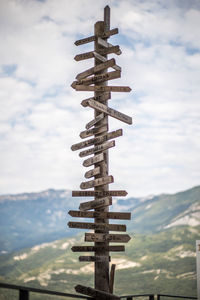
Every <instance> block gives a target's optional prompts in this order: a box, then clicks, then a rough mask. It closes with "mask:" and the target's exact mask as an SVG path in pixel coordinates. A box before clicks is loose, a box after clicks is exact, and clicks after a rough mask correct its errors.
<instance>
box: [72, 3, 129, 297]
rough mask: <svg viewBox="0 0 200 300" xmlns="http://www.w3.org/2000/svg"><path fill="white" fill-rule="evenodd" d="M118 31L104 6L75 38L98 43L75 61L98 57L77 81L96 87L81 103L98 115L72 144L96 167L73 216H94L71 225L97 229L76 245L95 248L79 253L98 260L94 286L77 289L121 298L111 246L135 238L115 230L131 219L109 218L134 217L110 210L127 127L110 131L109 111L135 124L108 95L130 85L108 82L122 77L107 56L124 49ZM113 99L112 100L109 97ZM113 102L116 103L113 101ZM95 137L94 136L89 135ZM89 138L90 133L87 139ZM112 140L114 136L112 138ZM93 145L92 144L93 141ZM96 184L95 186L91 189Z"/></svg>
mask: <svg viewBox="0 0 200 300" xmlns="http://www.w3.org/2000/svg"><path fill="white" fill-rule="evenodd" d="M117 33H118V29H117V28H114V29H110V8H109V7H108V6H106V7H105V8H104V21H99V22H97V23H96V24H95V27H94V35H92V36H89V37H86V38H83V39H80V40H78V41H76V42H75V45H76V46H79V45H84V44H88V43H90V44H91V43H92V42H94V49H93V50H91V51H88V52H85V53H81V54H77V55H76V56H75V57H74V59H75V60H76V61H81V60H86V59H91V58H93V59H94V66H92V67H91V68H89V69H87V70H85V71H83V72H81V73H79V74H78V75H77V76H76V80H75V81H74V82H73V83H72V85H71V86H72V88H74V89H75V90H76V91H91V92H94V95H93V96H91V97H90V98H87V99H84V100H82V102H81V105H82V106H83V107H84V108H86V109H90V108H91V109H93V110H94V119H93V120H91V121H90V122H88V123H87V124H86V125H85V129H86V130H83V131H81V133H80V138H81V139H84V140H83V141H81V142H79V143H77V144H74V145H72V147H71V149H72V151H76V150H82V149H83V148H87V149H83V150H82V151H81V152H80V153H79V156H80V157H85V156H89V155H92V156H91V157H89V158H87V159H85V160H84V161H83V166H84V167H92V168H91V169H90V170H88V171H86V173H85V178H86V179H90V180H87V181H84V182H82V183H81V184H80V189H81V190H80V191H79V190H78V191H73V192H72V196H73V197H93V199H92V200H90V201H85V202H82V203H81V204H80V206H79V210H70V211H69V215H70V216H71V217H74V218H93V222H80V221H79V222H69V223H68V226H69V228H77V229H86V230H93V231H94V232H93V233H85V242H90V243H91V242H93V243H94V245H92V246H91V245H86V246H73V247H72V251H73V252H94V255H93V256H87V255H86V256H80V257H79V261H80V262H93V263H94V288H91V287H86V286H82V285H77V286H76V287H75V290H76V291H77V292H79V293H81V294H84V295H87V296H92V297H93V298H95V299H99V300H100V299H119V297H117V296H115V295H113V285H114V272H115V265H112V266H111V270H109V269H110V265H109V262H110V260H111V257H110V255H109V252H111V251H114V252H115V251H116V252H119V251H125V247H124V246H121V245H111V244H112V243H119V244H121V243H127V242H128V241H129V240H130V236H129V235H128V234H119V233H117V234H115V233H110V231H117V232H126V225H122V224H109V220H110V219H114V220H130V218H131V213H130V212H110V211H109V207H110V206H111V205H112V197H124V196H126V195H127V192H126V191H124V190H110V189H109V185H110V184H111V183H113V182H114V178H113V176H112V175H110V174H109V160H108V151H109V149H110V148H112V147H114V146H115V140H113V139H115V138H117V137H120V136H122V134H123V131H122V129H118V130H115V131H109V123H108V121H109V117H111V118H115V119H118V120H119V121H122V122H124V123H126V124H129V125H131V124H132V118H131V117H130V116H127V115H126V114H124V113H121V112H119V111H117V110H115V109H114V108H111V107H108V100H110V99H111V93H112V92H126V93H127V92H130V91H131V88H130V87H128V86H117V85H108V82H110V80H113V79H117V78H120V77H121V68H120V67H119V66H118V65H117V64H116V61H115V59H114V58H108V55H109V54H111V53H113V54H116V55H120V54H121V50H120V47H119V46H118V45H116V46H115V45H112V44H111V43H109V42H108V38H109V37H110V36H112V35H114V34H117ZM109 68H111V70H108V69H109ZM110 102H111V101H110ZM109 106H110V105H109ZM111 106H112V105H111ZM89 137H91V138H89ZM87 138H89V139H87ZM109 140H111V141H109ZM90 146H91V148H88V147H90ZM91 189H92V190H91Z"/></svg>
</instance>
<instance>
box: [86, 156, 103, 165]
mask: <svg viewBox="0 0 200 300" xmlns="http://www.w3.org/2000/svg"><path fill="white" fill-rule="evenodd" d="M103 160H104V156H103V153H100V154H97V155H95V156H93V157H90V158H88V159H86V160H84V162H83V166H84V167H89V166H92V165H94V164H96V163H98V162H100V161H103Z"/></svg>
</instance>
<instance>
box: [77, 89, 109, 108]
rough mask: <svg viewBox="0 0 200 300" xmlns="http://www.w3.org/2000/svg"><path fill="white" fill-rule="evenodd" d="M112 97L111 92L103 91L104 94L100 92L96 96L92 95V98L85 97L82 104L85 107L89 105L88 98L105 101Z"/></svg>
mask: <svg viewBox="0 0 200 300" xmlns="http://www.w3.org/2000/svg"><path fill="white" fill-rule="evenodd" d="M110 98H111V92H107V93H103V94H100V95H98V96H95V97H90V98H87V99H84V100H83V101H82V102H81V105H82V106H84V107H86V106H88V104H87V102H88V100H96V101H98V102H104V101H106V100H109V99H110Z"/></svg>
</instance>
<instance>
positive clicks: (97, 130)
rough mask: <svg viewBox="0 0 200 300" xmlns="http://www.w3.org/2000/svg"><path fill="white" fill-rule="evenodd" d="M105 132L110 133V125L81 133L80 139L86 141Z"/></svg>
mask: <svg viewBox="0 0 200 300" xmlns="http://www.w3.org/2000/svg"><path fill="white" fill-rule="evenodd" d="M105 131H108V125H103V126H99V127H95V128H92V129H88V130H84V131H81V133H80V135H79V136H80V138H82V139H85V138H87V137H90V136H92V135H95V134H97V133H102V132H105Z"/></svg>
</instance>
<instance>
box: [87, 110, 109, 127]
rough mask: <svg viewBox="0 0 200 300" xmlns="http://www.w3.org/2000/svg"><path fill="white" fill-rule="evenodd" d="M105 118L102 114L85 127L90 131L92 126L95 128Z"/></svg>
mask: <svg viewBox="0 0 200 300" xmlns="http://www.w3.org/2000/svg"><path fill="white" fill-rule="evenodd" d="M103 118H104V114H100V115H98V116H97V117H96V118H94V119H93V120H92V121H90V122H89V123H87V124H86V125H85V128H86V129H90V128H91V127H92V126H94V125H95V124H96V123H98V122H99V121H101V120H102V119H103Z"/></svg>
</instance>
